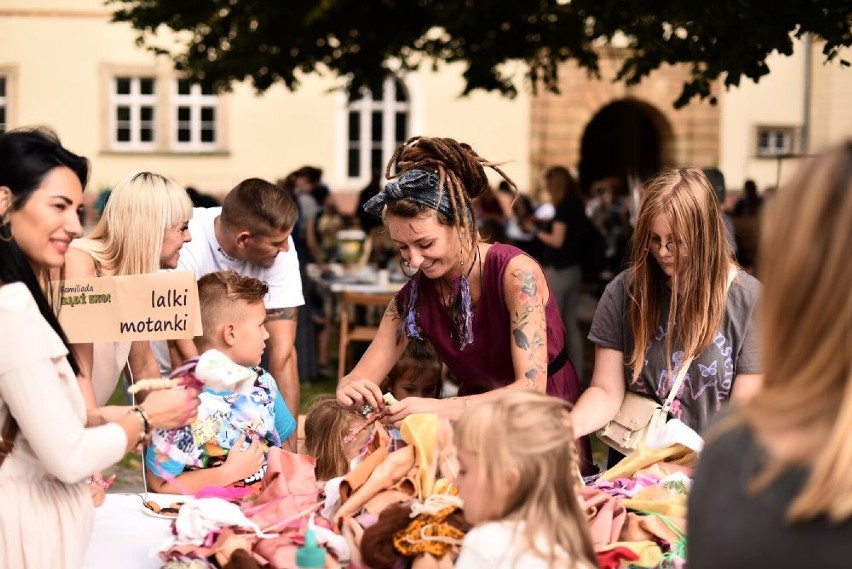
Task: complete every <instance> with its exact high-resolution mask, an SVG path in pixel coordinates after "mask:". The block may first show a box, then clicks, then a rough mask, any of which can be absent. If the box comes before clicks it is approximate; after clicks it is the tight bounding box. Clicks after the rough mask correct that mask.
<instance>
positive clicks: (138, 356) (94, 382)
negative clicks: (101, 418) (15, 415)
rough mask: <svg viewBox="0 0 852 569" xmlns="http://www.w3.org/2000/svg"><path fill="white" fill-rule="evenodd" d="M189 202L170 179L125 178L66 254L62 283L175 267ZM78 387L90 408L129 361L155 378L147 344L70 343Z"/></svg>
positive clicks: (111, 387)
mask: <svg viewBox="0 0 852 569" xmlns="http://www.w3.org/2000/svg"><path fill="white" fill-rule="evenodd" d="M191 217H192V202H191V201H190V199H189V196H188V195H187V193H186V191H185V190H184V189H183V188H182V187H180V186H179V185H178V184H176V183H175V182H173V181H172V180H170V179H168V178H166V177H164V176H161V175H159V174H154V173H152V172H139V173H134V174H129V175H127V176H125V177H124V178H122V179H121V180H120V181H119V182H118V183H117V184H116V185H115V187H114V188H113V189H112V192H111V193H110V197H109V201H107V204H106V208H105V209H104V213H103V215H102V216H101V219H100V221H99V222H98V225H97V226H96V227H95V228H94V229H93V230H92V232H91V233H90V234H89V235H88V236H87V237H86V238H84V239H75V240H74V241H73V242H72V243H71V249H69V251H68V255H67V259H66V268H65V278H66V279H76V278H88V277H96V276H97V277H100V276H127V275H138V274H143V273H155V272H157V271H159V270H160V269H174V268H175V267H177V261H178V256H179V254H180V248H181V247H182V246H183V244H184V243H186V242H187V241H189V240H190V239H191V238H192V237H191V236H190V234H189V231H188V230H187V224H188V222H189V219H190V218H191ZM74 353H75V355H76V356H77V359H78V360H79V361H80V365H81V368H82V370H81V375H80V387H81V389H82V391H83V394H84V395H85V397H86V402H87V404H88V405H89V407H90V408H93V407H96V406H99V405H103V404H105V403H106V401H107V400H108V399H109V397H110V396H111V395H112V393H113V391H114V390H115V386H116V385H117V383H118V377H119V375H120V374H121V372H122V370H123V369H124V368H125V365H126V364H127V362H128V361H129V362H130V367H131V372H132V374H133V376H135V377H159V375H160V373H159V369H158V367H157V365H156V362H155V360H154V358H153V355H152V354H151V351H150V346H149V345H148V342H133V346H132V347H131V343H130V342H98V343H95V344H75V345H74Z"/></svg>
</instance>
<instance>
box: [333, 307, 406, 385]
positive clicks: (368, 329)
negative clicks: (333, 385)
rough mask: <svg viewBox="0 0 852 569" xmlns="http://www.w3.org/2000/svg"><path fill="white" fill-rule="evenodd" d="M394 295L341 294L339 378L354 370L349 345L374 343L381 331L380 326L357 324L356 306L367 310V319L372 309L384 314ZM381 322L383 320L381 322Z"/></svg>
mask: <svg viewBox="0 0 852 569" xmlns="http://www.w3.org/2000/svg"><path fill="white" fill-rule="evenodd" d="M393 297H394V293H392V292H383V293H378V294H366V293H360V292H347V291H343V292H342V293H341V294H340V347H339V352H338V363H337V378H338V379H340V378H341V377H343V375H344V373H345V372H346V371H348V370H350V369H351V368H352V362H351V359H350V357H349V350H348V348H349V344H350V343H352V342H372V341H373V338H375V337H376V333H377V332H378V331H379V326H378V324H377V325H375V326H371V325H369V324H360V323H356V322H355V318H354V317H353V314H352V312H353V311H354V310H355V307H356V306H363V307H365V308H366V309H367V311H366V312H367V313H368V314H367V315H366V316H367V317H368V318H369V316H370V314H369V312H370V308H373V309H376V308H378V309H380V310H381V311H382V314H384V309H385V308H387V306H388V304H390V301H391V300H393ZM380 321H381V320H380Z"/></svg>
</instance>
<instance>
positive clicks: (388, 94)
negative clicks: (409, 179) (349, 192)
mask: <svg viewBox="0 0 852 569" xmlns="http://www.w3.org/2000/svg"><path fill="white" fill-rule="evenodd" d="M396 82H399V85H400V87H401V88H402V90H403V92H404V93H405V100H404V101H397V100H396V91H395V83H396ZM411 99H412V97H411V90H410V89H409V88H408V86H407V85H406V84H405V82H404V81H402V80H401V79H394V78H392V77H389V78H387V79H385V81H384V83H383V84H382V99H381V100H380V101H374V100H373V94H372V92H371V91H370V90H369V89H363V90H362V92H361V98H360V99H358V100H357V101H355V102H353V103H351V104H350V105H348V106H347V108H346V113H345V130H344V137H343V138H344V146H345V150H344V155H343V179H344V181H345V183H346V184H348V185H353V186H354V185H363V184H366V183H367V182H369V180H370V173H371V165H370V160H371V156H372V150H373V149H374V148H375V147H378V146H380V147H381V151H382V167H384V165H385V164H387V162H388V160H390V157H391V155H392V154H393V152H394V150H396V148H397V147H398V146H399V145H400V144H401V143H402V142H405V139H407V138H408V137H409V136H410V133H411V132H412V130H413V129H412V124H413V123H412V114H413V113H412V101H411ZM374 111H379V112H381V113H382V139H381V141H380V142H378V143H374V142H373V139H372V126H373V122H372V113H373V112H374ZM353 112H355V113H358V114H359V115H360V135H359V139H358V140H357V141H351V140H349V116H350V114H351V113H353ZM399 112H402V113H405V115H406V133H405V136H404V137H403V140H402V141H398V140H396V114H397V113H399ZM356 145H357V148H358V149H359V150H360V156H359V168H358V176H350V175H349V150H350V149H352V148H353V147H356Z"/></svg>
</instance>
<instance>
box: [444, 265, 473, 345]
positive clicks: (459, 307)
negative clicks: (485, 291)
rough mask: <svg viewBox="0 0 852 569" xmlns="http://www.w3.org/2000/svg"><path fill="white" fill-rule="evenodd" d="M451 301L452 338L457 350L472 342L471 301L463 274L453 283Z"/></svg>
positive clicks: (468, 287) (468, 284)
mask: <svg viewBox="0 0 852 569" xmlns="http://www.w3.org/2000/svg"><path fill="white" fill-rule="evenodd" d="M452 296H453V302H452V304H451V305H450V315H451V317H452V321H453V339H454V340H455V341H456V345H457V346H458V348H459V350H464V349H465V348H466V347H467V346H468V344H472V343H473V307H472V306H471V305H472V304H473V302H472V301H471V298H470V283H469V282H468V280H467V277H466V276H464V275H461V276H459V278H458V279H457V280H456V282H455V284H453V294H452Z"/></svg>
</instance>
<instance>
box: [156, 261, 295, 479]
mask: <svg viewBox="0 0 852 569" xmlns="http://www.w3.org/2000/svg"><path fill="white" fill-rule="evenodd" d="M267 292H268V287H267V285H266V284H265V283H263V282H262V281H259V280H258V279H255V278H253V277H245V276H241V275H239V274H237V273H236V272H234V271H218V272H215V273H210V274H208V275H205V276H204V277H202V278H201V279H200V280H199V281H198V298H199V302H200V304H201V320H202V327H203V335H202V336H200V337H197V338H196V339H195V343H196V345H197V347H198V353H200V354H202V353H204V352H205V351H207V350H210V349H215V350H218V351H220V352H222V353H223V354H225V355H226V356H228V358H230V359H231V360H232V361H233V362H234V363H236V364H238V365H241V366H246V367H248V368H251V370H252V371H253V372H254V373H255V374H256V376H257V377H256V379H255V382H254V386H253V387H252V389H251V392H250V393H248V394H243V393H236V392H231V391H214V390H213V389H211V388H209V387H205V388H204V390H203V391H202V392H201V395H199V399H200V400H201V405H200V406H199V408H198V418H197V419H196V420H195V421H194V422H193V423H192V425H188V426H186V427H183V428H181V429H176V430H172V431H159V430H158V431H154V433H153V436H152V439H151V444H150V446H149V447H148V448H147V450H146V452H145V465H146V468H147V471H148V485H149V487H150V488H151V490H153V491H155V492H162V493H171V494H187V493H194V492H196V491H198V490H200V489H201V488H204V487H207V486H219V487H224V486H235V487H243V486H250V485H252V484H255V483H257V482H260V480H261V479H262V478H263V475H264V473H265V472H266V451H267V450H268V449H269V448H270V447H271V446H280V447H282V448H284V449H285V450H292V449H291V448H289V447H290V445H289V442H287V439H288V438H289V437H290V435H291V434H292V433H293V431H294V430H295V428H296V422H295V420H294V419H293V416H292V415H291V414H290V412H289V410H288V409H287V406H286V405H285V404H284V400H283V398H282V397H281V394H280V393H279V391H278V387H277V385H276V383H275V380H274V378H273V377H272V376H271V375H270V374H269V373H268V372H266V371H265V370H264V369H263V368H261V367H259V366H258V365H257V364H259V363H260V358H261V356H262V355H263V350H264V347H265V345H266V339H267V338H268V337H269V333H268V332H267V331H266V327H265V325H264V322H265V320H266V309H265V307H264V304H263V299H264V297H265V296H266V294H267Z"/></svg>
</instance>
